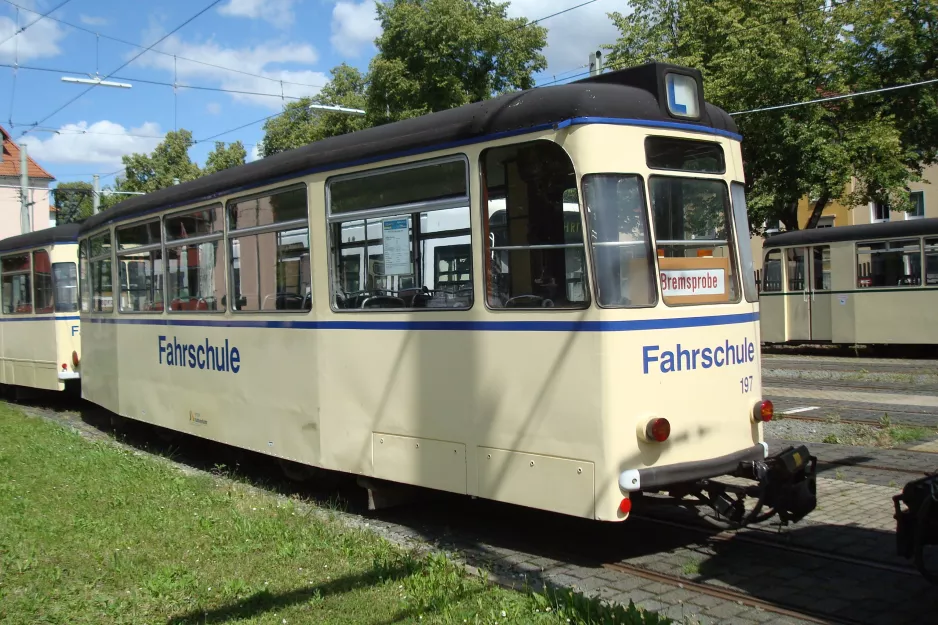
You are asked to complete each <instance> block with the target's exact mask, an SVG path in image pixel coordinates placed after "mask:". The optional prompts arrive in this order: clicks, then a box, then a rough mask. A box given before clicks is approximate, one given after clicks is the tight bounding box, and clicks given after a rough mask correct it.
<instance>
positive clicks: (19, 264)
mask: <svg viewBox="0 0 938 625" xmlns="http://www.w3.org/2000/svg"><path fill="white" fill-rule="evenodd" d="M30 272H31V271H30V263H29V254H17V255H15V256H5V257H4V258H3V259H2V261H0V274H2V276H3V314H5V315H23V314H29V313H31V312H33V303H32V291H31V290H30V288H29V282H30Z"/></svg>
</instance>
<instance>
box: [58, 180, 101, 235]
mask: <svg viewBox="0 0 938 625" xmlns="http://www.w3.org/2000/svg"><path fill="white" fill-rule="evenodd" d="M91 194H92V187H91V184H90V183H88V182H82V181H78V182H60V183H59V184H58V185H56V187H55V191H53V196H54V198H55V199H54V203H55V208H56V212H55V223H56V225H59V226H62V225H64V224H72V223H76V222H79V221H83V220H85V219H87V218H88V217H90V216H91V214H92V212H93V208H92V207H93V204H92V199H91Z"/></svg>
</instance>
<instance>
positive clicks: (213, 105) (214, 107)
mask: <svg viewBox="0 0 938 625" xmlns="http://www.w3.org/2000/svg"><path fill="white" fill-rule="evenodd" d="M205 110H206V111H208V112H209V113H210V114H212V115H218V114H219V113H221V104H219V103H218V102H209V103H208V104H206V105H205Z"/></svg>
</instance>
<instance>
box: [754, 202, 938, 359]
mask: <svg viewBox="0 0 938 625" xmlns="http://www.w3.org/2000/svg"><path fill="white" fill-rule="evenodd" d="M763 250H764V251H763V268H762V275H761V285H760V290H761V296H762V298H761V299H762V303H761V306H762V312H761V327H762V340H763V342H765V343H793V344H794V343H832V344H846V345H935V344H938V325H936V324H935V318H934V315H935V310H936V309H938V219H934V218H931V219H906V220H903V221H895V222H886V223H877V224H865V225H859V226H842V227H836V228H817V229H812V230H798V231H794V232H786V233H783V234H779V235H776V236H772V237H769V238H768V239H767V240H766V241H765V244H764V246H763Z"/></svg>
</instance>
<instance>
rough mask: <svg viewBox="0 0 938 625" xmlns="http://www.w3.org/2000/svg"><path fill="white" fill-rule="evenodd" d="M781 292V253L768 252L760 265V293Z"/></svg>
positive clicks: (777, 251)
mask: <svg viewBox="0 0 938 625" xmlns="http://www.w3.org/2000/svg"><path fill="white" fill-rule="evenodd" d="M781 290H782V251H781V250H777V249H776V250H769V251H768V253H767V254H766V255H765V260H764V261H763V263H762V292H763V293H780V292H781Z"/></svg>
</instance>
